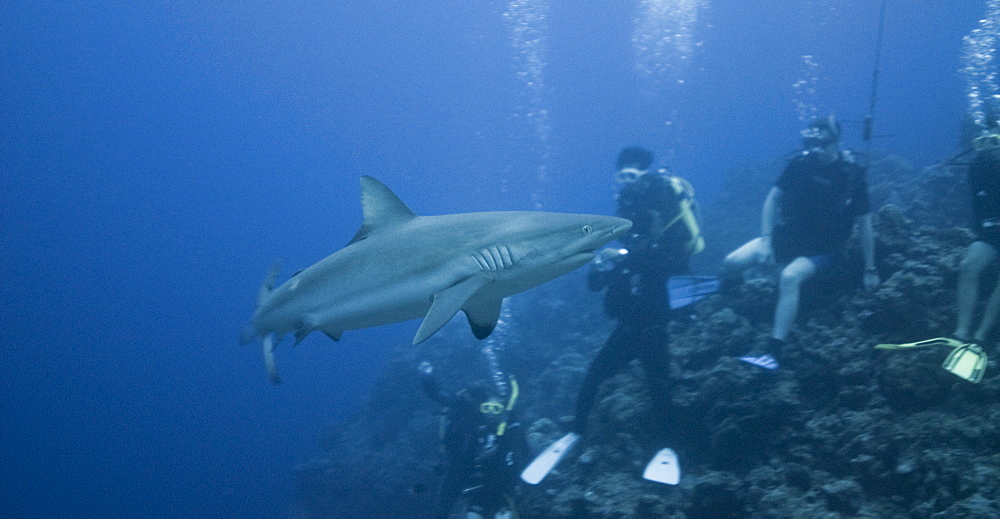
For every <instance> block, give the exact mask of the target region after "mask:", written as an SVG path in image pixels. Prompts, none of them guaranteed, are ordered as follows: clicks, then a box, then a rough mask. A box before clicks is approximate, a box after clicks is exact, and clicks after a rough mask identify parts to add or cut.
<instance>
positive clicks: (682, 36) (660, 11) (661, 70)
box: [632, 0, 707, 90]
mask: <svg viewBox="0 0 1000 519" xmlns="http://www.w3.org/2000/svg"><path fill="white" fill-rule="evenodd" d="M706 4H707V0H640V2H639V14H638V16H637V17H636V19H635V32H634V33H633V34H632V46H633V47H634V48H635V54H636V60H635V67H636V70H638V71H639V74H640V75H641V76H643V77H644V78H646V79H648V80H649V81H650V82H651V87H652V89H653V90H658V89H659V87H661V86H663V85H665V84H671V83H677V84H681V83H684V72H685V71H686V70H687V67H688V65H689V64H690V62H691V57H692V54H693V53H694V50H695V48H697V47H698V46H699V45H700V44H699V43H698V42H696V41H695V25H696V24H697V23H698V12H699V10H700V9H702V8H704V7H705V6H706Z"/></svg>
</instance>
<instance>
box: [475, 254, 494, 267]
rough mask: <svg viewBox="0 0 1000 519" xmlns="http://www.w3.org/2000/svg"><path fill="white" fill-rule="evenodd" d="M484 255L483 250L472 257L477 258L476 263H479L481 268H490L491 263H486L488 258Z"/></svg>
mask: <svg viewBox="0 0 1000 519" xmlns="http://www.w3.org/2000/svg"><path fill="white" fill-rule="evenodd" d="M482 256H483V254H482V252H476V253H475V254H473V255H472V259H474V260H476V263H478V264H479V268H481V269H483V270H490V267H489V265H487V264H486V260H485V259H483V257H482Z"/></svg>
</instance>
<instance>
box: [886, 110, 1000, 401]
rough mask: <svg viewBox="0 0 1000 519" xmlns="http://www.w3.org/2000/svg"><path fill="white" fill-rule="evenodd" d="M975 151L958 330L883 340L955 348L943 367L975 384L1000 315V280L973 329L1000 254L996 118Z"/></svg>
mask: <svg viewBox="0 0 1000 519" xmlns="http://www.w3.org/2000/svg"><path fill="white" fill-rule="evenodd" d="M972 145H973V147H972V149H971V150H967V151H965V152H963V153H962V154H960V155H959V156H961V155H965V154H966V153H968V152H971V151H975V153H976V154H975V156H974V157H973V159H972V162H970V163H968V164H962V165H966V166H968V167H969V190H970V192H971V194H972V217H973V221H972V231H973V233H974V234H975V240H974V241H973V242H972V244H971V245H969V248H968V250H967V251H966V253H965V257H964V258H962V262H961V264H960V265H959V267H958V286H957V287H956V305H955V306H956V317H957V318H956V322H955V331H953V332H952V334H951V336H950V337H938V338H935V339H928V340H923V341H917V342H911V343H906V344H879V345H878V346H875V347H876V348H878V349H882V350H904V349H912V348H923V347H928V346H945V347H949V348H952V351H951V353H949V354H948V356H947V357H946V358H945V361H944V364H942V366H941V367H942V368H944V369H945V370H947V371H949V372H951V373H953V374H955V375H957V376H959V377H961V378H963V379H965V380H968V381H969V382H972V383H973V384H977V383H979V382H980V381H981V380H982V379H983V375H984V373H985V372H986V365H987V362H988V359H987V355H986V352H984V351H983V349H982V345H983V344H986V343H987V342H988V341H989V340H990V337H991V332H993V329H994V328H995V326H996V323H997V318H998V317H1000V283H998V284H997V285H996V286H995V287H994V288H993V293H992V294H990V296H989V298H988V299H987V300H986V305H985V307H984V308H983V314H982V318H981V320H980V322H979V326H978V327H976V328H975V331H973V326H972V323H973V318H974V316H975V313H976V307H977V306H978V305H979V281H980V278H981V277H982V275H983V272H985V271H986V268H987V267H989V266H990V265H992V264H993V263H994V262H996V260H997V258H1000V128H998V127H997V123H996V121H995V119H994V120H993V122H992V123H991V124H990V125H989V126H988V127H987V128H986V129H985V130H983V131H982V132H981V134H980V135H979V136H978V137H976V138H975V139H973V140H972Z"/></svg>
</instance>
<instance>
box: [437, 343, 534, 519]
mask: <svg viewBox="0 0 1000 519" xmlns="http://www.w3.org/2000/svg"><path fill="white" fill-rule="evenodd" d="M419 371H420V384H421V387H422V389H423V391H424V393H425V394H426V395H427V396H428V397H429V398H430V399H432V400H434V401H435V402H438V403H439V404H441V405H442V406H444V410H443V412H442V413H443V417H442V419H443V420H445V421H446V423H445V425H444V427H443V429H442V438H441V443H442V451H443V453H444V457H445V460H444V463H443V466H442V468H443V471H444V473H443V475H442V481H441V485H440V487H439V489H438V495H437V503H436V505H435V515H434V517H435V518H436V519H447V518H449V517H451V514H452V509H453V508H454V507H455V503H456V502H457V501H458V499H459V498H460V497H463V496H464V497H465V498H466V499H467V503H468V505H467V507H466V509H465V510H464V514H465V515H463V516H462V519H481V518H489V519H509V518H513V517H516V514H517V512H516V510H515V506H514V493H515V491H516V489H517V485H518V477H517V476H518V474H519V473H520V471H521V469H522V468H524V460H525V457H526V456H527V453H528V444H527V441H526V440H525V436H524V430H523V428H522V427H521V424H520V423H519V422H518V421H516V419H515V416H514V415H513V408H514V404H515V403H516V401H517V397H518V386H517V381H516V380H514V378H513V377H511V378H510V395H508V396H507V397H506V399H501V398H500V397H499V396H497V394H496V391H495V390H494V389H493V388H491V387H490V386H488V385H486V384H477V385H473V386H471V387H469V388H467V389H463V390H461V391H459V392H457V393H456V394H455V395H453V396H451V395H446V394H444V393H443V392H441V389H440V387H439V386H438V383H437V381H436V380H435V379H434V376H433V368H432V367H431V365H430V364H429V363H427V362H423V363H421V364H420V367H419Z"/></svg>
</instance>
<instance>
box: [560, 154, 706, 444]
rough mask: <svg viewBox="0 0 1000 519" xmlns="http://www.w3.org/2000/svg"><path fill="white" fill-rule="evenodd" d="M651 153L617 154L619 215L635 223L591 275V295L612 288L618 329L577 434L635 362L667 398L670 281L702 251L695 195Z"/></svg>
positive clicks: (609, 297)
mask: <svg viewBox="0 0 1000 519" xmlns="http://www.w3.org/2000/svg"><path fill="white" fill-rule="evenodd" d="M652 163H653V154H652V153H651V152H650V151H648V150H646V149H644V148H640V147H637V146H633V147H628V148H625V149H623V150H622V151H621V152H620V153H619V154H618V160H617V166H618V172H617V174H616V175H615V178H616V180H617V181H618V182H619V183H621V184H623V187H622V189H621V191H620V192H619V193H618V197H617V205H618V208H617V211H616V213H615V214H616V216H619V217H621V218H627V219H629V220H631V221H632V229H631V231H630V232H629V233H628V234H627V235H625V236H623V237H622V238H621V242H622V245H624V246H625V248H624V249H605V250H604V251H601V253H600V254H599V255H598V256H597V258H596V261H595V262H594V263H593V264H592V266H591V269H590V271H589V273H588V275H587V284H588V287H589V288H590V290H592V291H595V292H596V291H599V290H603V289H605V288H606V289H607V291H606V292H605V295H604V310H605V312H606V313H607V314H608V316H609V317H611V318H613V319H615V320H616V321H617V326H616V327H615V329H614V331H613V332H612V334H611V337H610V338H608V340H607V342H605V343H604V346H603V347H601V350H600V351H599V352H598V354H597V357H596V358H595V359H594V361H593V363H591V365H590V369H588V370H587V375H586V377H585V378H584V381H583V386H582V387H581V388H580V393H579V395H578V396H577V402H576V416H575V420H574V423H573V426H572V428H571V429H572V431H573V432H574V433H576V434H578V435H580V436H582V435H583V434H584V432H585V431H586V429H587V421H588V418H589V416H590V411H591V408H592V407H593V404H594V398H595V397H596V396H597V390H598V387H599V386H600V384H601V383H602V382H603V381H604V380H606V379H608V378H609V377H611V376H613V375H614V374H615V373H616V372H617V371H619V370H621V369H622V368H624V367H625V366H627V365H628V363H629V361H631V360H632V359H635V358H638V359H640V360H641V361H642V366H643V369H644V371H645V373H646V379H647V382H648V383H649V385H650V387H651V389H652V390H653V391H652V393H653V395H654V398H656V400H657V403H658V404H659V408H660V409H663V408H665V407H666V403H667V402H668V401H669V389H668V387H667V384H668V379H669V375H670V362H669V359H668V358H667V348H668V342H669V336H668V332H667V326H668V324H669V321H670V296H669V294H668V290H667V280H668V278H669V277H670V276H673V275H678V274H687V273H688V272H689V271H690V267H689V264H690V260H691V255H692V254H694V253H697V252H700V251H701V250H702V249H704V246H705V242H704V239H703V238H702V237H701V234H700V231H699V228H698V223H697V218H696V217H695V209H696V208H695V206H694V190H693V189H692V188H691V185H690V184H688V183H687V181H685V180H684V179H682V178H680V177H677V176H673V175H670V174H669V171H667V170H665V169H661V170H657V171H655V172H651V171H650V166H651V165H652Z"/></svg>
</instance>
